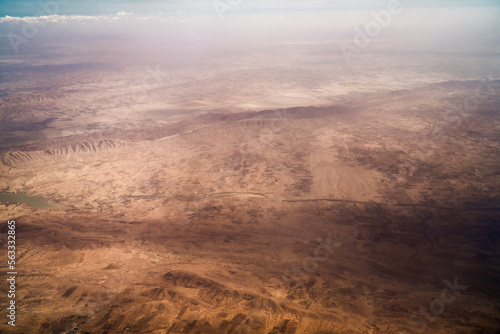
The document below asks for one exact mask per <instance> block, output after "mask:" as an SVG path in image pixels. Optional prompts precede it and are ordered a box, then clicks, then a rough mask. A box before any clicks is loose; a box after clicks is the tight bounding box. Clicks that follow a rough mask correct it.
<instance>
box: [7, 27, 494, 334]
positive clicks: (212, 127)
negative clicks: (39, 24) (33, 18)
mask: <svg viewBox="0 0 500 334" xmlns="http://www.w3.org/2000/svg"><path fill="white" fill-rule="evenodd" d="M40 34H41V33H40ZM273 38H274V36H273ZM276 38H277V37H276ZM235 39H236V38H235ZM298 40H300V38H298ZM220 41H221V42H220V44H219V45H217V47H213V48H208V47H206V48H205V46H203V47H204V49H203V50H204V51H203V52H201V51H200V49H199V48H198V47H199V46H192V45H191V44H189V43H186V45H182V48H185V49H186V50H189V52H186V53H184V52H180V53H179V55H176V54H175V52H174V51H169V52H170V53H168V54H167V53H166V52H164V50H162V49H160V48H158V49H147V52H144V55H142V57H143V58H141V59H140V61H136V60H131V59H135V58H134V57H135V54H131V53H128V54H127V57H123V58H119V57H117V55H118V54H119V53H120V52H122V51H121V49H119V48H115V49H114V51H113V52H111V51H110V52H108V53H106V52H103V51H102V50H104V49H102V50H101V49H99V48H101V47H102V45H101V44H95V45H97V46H95V49H91V51H85V52H84V51H81V50H80V49H77V48H76V47H75V49H74V50H72V51H71V53H69V51H68V49H67V48H66V47H62V46H61V45H64V43H65V42H64V40H57V41H53V42H51V43H52V44H50V47H48V46H47V47H46V48H44V49H43V50H46V53H44V54H43V57H42V56H37V57H34V56H32V55H31V54H30V53H29V52H26V53H25V54H24V53H20V54H19V55H17V56H12V55H9V54H7V52H6V51H5V50H6V47H4V48H3V49H2V48H0V51H2V50H3V51H2V52H0V73H1V76H2V80H1V82H0V221H1V225H0V226H1V227H0V232H1V235H2V238H1V242H0V246H1V249H2V252H3V253H2V254H4V253H5V254H6V253H7V238H6V236H7V231H8V227H7V224H6V223H7V221H8V220H12V219H14V220H15V221H16V251H17V259H16V263H17V267H16V269H17V277H16V288H17V289H16V326H15V327H12V326H9V325H8V324H7V322H6V321H5V319H6V317H5V315H6V313H7V312H6V310H5V307H4V305H7V303H8V300H7V294H6V293H5V292H6V291H8V287H7V283H6V281H5V280H2V281H3V283H2V284H1V285H0V286H1V287H2V290H1V291H0V302H1V305H2V309H3V311H2V319H3V320H2V321H1V322H0V333H23V334H24V333H68V334H69V333H74V334H76V333H102V334H104V333H110V334H111V333H158V334H159V333H163V334H165V333H166V334H174V333H191V334H203V333H223V334H250V333H252V334H258V333H266V334H267V333H272V334H278V333H282V334H285V333H286V334H291V333H297V334H299V333H307V334H309V333H310V334H313V333H314V334H327V333H337V334H347V333H352V334H357V333H366V334H383V333H394V334H396V333H399V334H402V333H407V334H417V333H436V334H454V333H463V334H469V333H470V334H473V333H474V334H476V333H477V334H487V333H500V284H499V282H500V240H499V238H500V225H499V224H500V71H499V69H500V57H499V56H498V54H499V53H495V52H472V51H471V52H469V53H467V52H464V53H461V52H456V53H453V52H448V53H447V52H433V51H429V50H423V49H422V50H416V51H415V50H413V51H403V50H400V51H387V52H386V51H384V49H383V45H382V44H373V45H372V46H370V47H371V48H366V49H364V50H362V52H359V54H356V57H355V58H354V59H353V61H352V62H349V63H348V62H346V59H344V55H343V54H342V52H341V51H340V49H339V48H338V45H337V44H328V43H325V44H321V43H319V44H315V43H310V44H308V43H291V42H290V43H281V42H280V43H279V44H276V43H274V44H273V43H268V44H266V43H264V42H262V43H261V44H259V43H257V42H255V41H251V42H248V43H249V45H250V46H248V49H246V46H244V44H245V43H246V41H243V42H239V43H240V44H238V47H234V48H229V47H228V48H227V50H226V49H224V44H223V43H222V41H224V38H222V37H221V38H220ZM30 43H31V44H30V45H29V47H33V48H38V47H39V46H38V44H36V43H41V42H37V40H35V39H34V40H33V41H30ZM57 43H61V45H59V44H57ZM77 43H78V41H75V45H76V44H77ZM96 43H101V42H100V41H98V42H96ZM102 43H103V45H104V42H102ZM47 45H49V44H47ZM92 45H94V44H92ZM380 45H382V46H380ZM134 47H135V46H134ZM191 48H193V50H192V51H191ZM82 49H83V47H82ZM249 49H251V50H252V51H251V52H250V51H249ZM75 50H77V51H75ZM89 50H90V48H89ZM137 50H143V49H141V46H140V45H138V46H137ZM207 50H208V51H207ZM217 50H218V51H217ZM221 50H222V51H221ZM216 51H217V52H216ZM92 52H95V54H93V53H92ZM140 52H142V51H137V53H140ZM163 52H164V53H163ZM200 52H201V53H202V54H203V56H200V55H199V54H200ZM218 52H220V54H219V53H218ZM91 53H92V54H91ZM97 54H98V55H99V57H98V56H96V55H97ZM186 54H187V55H189V56H185V55H186ZM207 55H208V56H207ZM8 271H9V270H8V268H7V261H6V259H5V255H2V262H1V266H0V272H1V274H2V277H4V275H7V274H6V272H8ZM4 291H5V292H4Z"/></svg>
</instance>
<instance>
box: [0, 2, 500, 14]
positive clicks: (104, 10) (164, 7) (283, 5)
mask: <svg viewBox="0 0 500 334" xmlns="http://www.w3.org/2000/svg"><path fill="white" fill-rule="evenodd" d="M387 2H388V0H307V1H303V0H300V1H299V0H163V1H159V0H149V1H137V0H120V1H118V0H22V1H5V0H0V16H7V15H8V16H17V17H24V16H43V15H47V14H58V15H89V16H95V15H110V14H116V13H118V12H133V13H136V14H147V15H152V14H159V13H172V12H185V13H200V12H210V11H214V10H215V9H214V8H215V7H216V6H219V7H220V6H230V7H231V9H232V10H238V11H260V10H266V11H270V10H306V9H318V8H322V9H325V8H327V9H345V8H348V9H349V8H361V9H362V8H365V9H368V8H377V7H380V6H383V5H384V4H386V3H387ZM401 3H402V4H403V5H405V6H406V7H461V6H500V1H498V0H401Z"/></svg>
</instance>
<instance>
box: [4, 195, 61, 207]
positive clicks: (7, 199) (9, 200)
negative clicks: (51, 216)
mask: <svg viewBox="0 0 500 334" xmlns="http://www.w3.org/2000/svg"><path fill="white" fill-rule="evenodd" d="M0 203H3V204H21V203H26V204H28V205H29V206H31V207H32V208H36V209H62V208H63V206H62V205H54V204H50V203H49V202H48V201H47V199H46V198H45V197H41V196H28V195H27V194H25V193H17V194H12V193H1V192H0Z"/></svg>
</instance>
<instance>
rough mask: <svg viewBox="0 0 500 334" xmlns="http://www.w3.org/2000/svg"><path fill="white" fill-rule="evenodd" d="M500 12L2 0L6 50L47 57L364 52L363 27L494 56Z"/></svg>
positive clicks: (275, 3)
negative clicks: (300, 48) (288, 49)
mask: <svg viewBox="0 0 500 334" xmlns="http://www.w3.org/2000/svg"><path fill="white" fill-rule="evenodd" d="M398 1H400V5H401V6H400V7H401V8H402V9H401V11H398V12H397V13H392V14H391V15H390V20H389V21H390V22H388V24H382V26H381V25H380V24H378V23H377V22H376V20H380V17H379V18H376V16H377V15H379V14H380V13H384V12H385V13H387V11H388V8H389V7H390V6H391V4H394V3H397V2H398ZM377 13H378V14H377ZM379 16H380V15H379ZM382 16H383V14H382ZM499 18H500V0H307V1H305V0H304V1H299V0H166V1H158V0H150V1H137V0H121V1H117V0H85V1H83V0H24V1H3V0H0V55H7V56H9V55H10V56H12V55H16V54H23V53H25V54H27V53H31V54H36V55H37V57H38V58H39V59H42V57H41V56H43V57H45V58H46V57H48V56H49V55H54V54H56V53H57V52H56V51H55V50H63V49H65V50H66V54H69V53H71V54H77V53H78V52H80V51H81V52H82V57H86V56H87V55H85V56H84V55H83V52H87V53H89V52H94V51H95V52H96V53H97V51H96V50H99V52H102V53H105V54H108V55H109V54H110V53H113V52H114V53H113V56H115V55H116V54H120V55H125V54H131V55H133V57H136V55H137V52H139V51H138V50H141V48H142V50H145V51H143V54H144V55H145V56H146V55H147V54H148V53H152V52H153V51H156V52H161V53H163V54H166V53H167V52H168V53H169V54H171V55H172V54H175V53H177V54H178V55H179V58H182V57H183V56H184V55H187V56H190V55H191V54H193V53H194V50H195V49H196V48H197V49H196V50H197V51H196V52H197V53H200V52H202V53H201V54H204V53H207V54H208V53H215V52H223V51H224V52H225V51H227V50H231V51H234V50H242V49H243V48H246V51H245V52H247V53H248V52H254V51H256V50H258V49H259V48H262V49H264V48H265V46H268V45H271V44H272V45H281V44H286V43H295V45H299V44H300V43H322V44H328V43H332V44H333V43H336V44H337V45H338V46H336V47H335V51H336V52H338V51H339V50H341V45H342V43H343V44H344V45H347V47H348V48H351V49H353V48H354V50H358V51H359V50H360V49H361V48H364V46H363V47H360V45H361V44H363V43H364V42H363V41H360V40H359V39H360V36H359V31H362V32H363V34H364V35H365V37H366V29H368V28H369V27H372V28H374V27H375V31H374V35H373V36H370V38H369V40H368V41H367V42H366V44H367V45H369V46H370V47H368V48H366V49H364V50H366V51H375V50H376V47H377V46H379V45H382V44H383V43H385V44H384V47H386V48H387V50H390V49H391V48H392V49H393V50H397V49H400V48H401V47H402V43H406V45H405V46H404V48H406V49H407V50H432V51H439V52H448V51H450V50H454V51H460V52H477V53H480V52H490V53H491V52H500V38H499V34H500V33H499V32H500V20H499ZM374 24H375V26H374ZM377 27H378V28H377ZM356 43H358V44H359V45H356ZM289 45H290V44H289ZM139 46H140V47H139ZM142 50H141V51H142ZM199 50H202V51H199ZM268 50H269V49H268ZM203 52H204V53H203Z"/></svg>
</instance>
